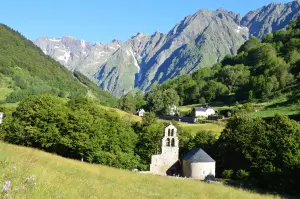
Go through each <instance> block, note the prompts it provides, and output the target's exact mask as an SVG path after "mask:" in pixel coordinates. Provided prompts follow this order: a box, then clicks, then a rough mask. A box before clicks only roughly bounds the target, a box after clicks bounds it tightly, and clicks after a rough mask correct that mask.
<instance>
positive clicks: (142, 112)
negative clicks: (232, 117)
mask: <svg viewBox="0 0 300 199" xmlns="http://www.w3.org/2000/svg"><path fill="white" fill-rule="evenodd" d="M145 113H146V111H145V110H144V109H143V108H142V109H139V110H137V112H136V114H137V115H138V116H140V117H144V116H145Z"/></svg>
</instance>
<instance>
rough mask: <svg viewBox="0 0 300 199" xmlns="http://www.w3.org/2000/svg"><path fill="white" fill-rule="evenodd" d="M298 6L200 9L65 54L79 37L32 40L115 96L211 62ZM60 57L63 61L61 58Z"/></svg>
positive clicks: (280, 22) (280, 23)
mask: <svg viewBox="0 0 300 199" xmlns="http://www.w3.org/2000/svg"><path fill="white" fill-rule="evenodd" d="M299 11H300V3H299V1H293V2H290V3H279V4H276V3H272V4H269V5H267V6H264V7H262V8H259V9H257V10H254V11H250V12H248V13H247V14H246V15H245V16H244V17H242V16H241V15H240V14H236V13H234V12H232V11H226V10H224V9H222V8H219V9H217V10H216V11H210V10H207V9H201V10H199V11H197V12H196V13H195V14H192V15H188V16H186V17H185V18H184V19H183V20H182V21H180V22H179V23H177V24H176V25H175V26H174V27H173V28H172V29H171V30H170V31H169V32H167V33H165V34H164V33H160V32H159V31H156V32H154V33H153V34H151V35H150V34H144V33H140V32H138V33H137V34H135V35H133V36H131V37H130V39H128V40H127V41H125V42H123V41H120V40H113V41H112V42H111V43H108V44H101V43H98V45H96V44H97V43H95V44H91V45H92V47H90V48H88V49H86V51H85V52H86V53H85V54H80V53H78V52H77V51H78V50H77V51H76V52H73V53H71V52H70V53H69V54H68V53H67V54H66V55H65V56H64V55H62V54H61V52H64V50H66V49H72V48H73V46H68V45H69V44H73V43H74V45H75V46H77V47H78V44H79V41H82V40H77V41H76V42H75V41H73V43H72V42H69V43H68V42H65V43H64V44H65V45H64V47H61V48H62V49H60V48H57V49H54V46H53V42H52V43H51V42H49V41H48V43H47V42H45V41H44V40H43V39H41V38H39V39H37V40H35V41H34V43H35V44H36V45H38V46H39V47H40V48H41V49H42V50H43V51H44V52H45V53H46V54H48V55H50V56H52V57H54V58H55V59H57V60H58V61H60V63H62V64H64V65H65V66H66V67H67V68H68V69H69V70H71V71H73V70H78V71H80V72H81V73H83V74H84V75H86V76H87V77H88V78H89V79H90V80H92V81H93V82H94V83H96V84H97V85H98V86H100V87H101V88H103V89H104V90H107V91H109V92H110V93H112V94H113V95H115V96H120V95H122V94H125V93H127V92H130V91H133V90H142V91H148V90H149V89H150V87H151V86H152V85H154V84H160V83H162V82H164V81H166V80H168V79H172V78H174V77H177V76H180V75H183V74H189V73H191V72H194V71H195V70H197V69H199V68H202V67H206V66H211V65H212V64H214V63H216V62H218V61H220V60H221V59H222V58H224V57H225V55H227V54H230V55H235V54H236V53H237V50H238V48H239V47H240V46H241V45H242V44H243V43H244V42H245V41H246V40H247V39H248V38H249V36H257V37H259V38H261V37H262V36H263V35H264V34H267V33H271V32H273V31H275V30H278V29H281V28H282V27H285V26H286V25H287V23H288V22H289V21H290V20H291V19H293V18H295V17H296V15H297V13H298V12H299ZM260 16H263V18H262V17H260ZM264 18H266V19H268V20H265V21H264V20H263V19H264ZM56 39H57V38H56ZM86 44H87V46H89V44H90V43H89V42H86ZM95 46H97V47H95ZM79 47H81V46H79ZM58 51H60V52H58ZM67 52H68V51H67ZM77 56H78V57H79V58H78V59H77ZM80 56H81V57H80ZM66 59H68V60H70V61H69V63H64V62H66V61H65V60H66Z"/></svg>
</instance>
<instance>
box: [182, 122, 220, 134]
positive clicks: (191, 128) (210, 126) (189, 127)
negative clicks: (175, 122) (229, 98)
mask: <svg viewBox="0 0 300 199" xmlns="http://www.w3.org/2000/svg"><path fill="white" fill-rule="evenodd" d="M180 124H181V126H182V128H183V129H184V130H185V131H187V132H189V133H191V134H196V133H197V132H199V131H203V130H206V131H213V132H216V133H221V132H222V130H223V129H224V128H225V126H224V125H221V124H220V125H219V124H214V123H206V124H188V123H180Z"/></svg>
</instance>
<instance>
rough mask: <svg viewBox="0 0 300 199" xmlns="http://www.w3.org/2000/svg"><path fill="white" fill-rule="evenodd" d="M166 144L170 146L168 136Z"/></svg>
mask: <svg viewBox="0 0 300 199" xmlns="http://www.w3.org/2000/svg"><path fill="white" fill-rule="evenodd" d="M166 146H170V138H167V143H166Z"/></svg>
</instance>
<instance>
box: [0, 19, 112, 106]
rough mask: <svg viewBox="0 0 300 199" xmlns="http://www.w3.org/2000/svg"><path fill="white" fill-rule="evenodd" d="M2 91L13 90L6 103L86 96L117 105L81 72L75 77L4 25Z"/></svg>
mask: <svg viewBox="0 0 300 199" xmlns="http://www.w3.org/2000/svg"><path fill="white" fill-rule="evenodd" d="M75 77H77V78H75ZM0 88H8V89H11V90H12V92H11V93H10V95H8V96H7V98H6V100H5V101H4V103H14V102H19V101H21V100H23V99H25V98H26V97H27V96H31V95H39V94H46V93H49V94H54V95H57V96H60V97H71V96H76V95H85V96H89V97H92V98H94V99H95V100H98V101H99V102H101V103H103V104H105V105H110V106H113V105H115V103H116V99H115V98H114V97H112V96H111V95H110V94H109V93H108V92H105V91H102V90H101V89H100V88H99V87H97V86H96V85H94V84H93V83H92V82H90V81H89V80H88V79H87V78H85V77H84V76H83V75H81V74H80V73H78V72H75V75H73V74H72V73H71V72H69V71H68V70H67V69H66V68H65V67H64V66H62V65H60V64H59V63H58V62H56V61H55V60H54V59H52V58H51V57H49V56H46V55H45V54H44V53H43V52H42V50H41V49H39V48H38V47H37V46H35V45H34V44H33V43H32V42H31V41H29V40H27V39H26V38H25V37H23V36H22V35H21V34H20V33H18V32H16V31H14V30H12V29H10V28H9V27H7V26H5V25H3V24H1V25H0Z"/></svg>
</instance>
